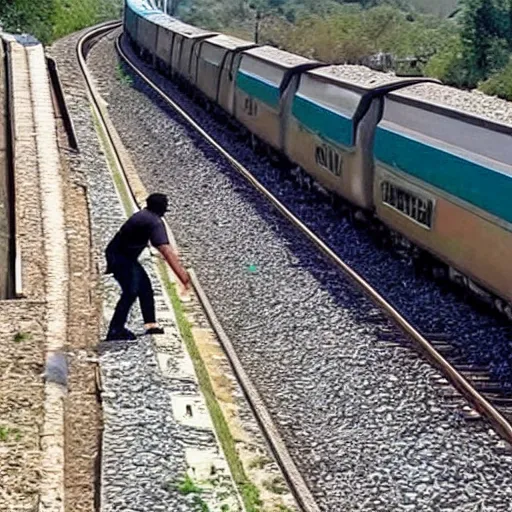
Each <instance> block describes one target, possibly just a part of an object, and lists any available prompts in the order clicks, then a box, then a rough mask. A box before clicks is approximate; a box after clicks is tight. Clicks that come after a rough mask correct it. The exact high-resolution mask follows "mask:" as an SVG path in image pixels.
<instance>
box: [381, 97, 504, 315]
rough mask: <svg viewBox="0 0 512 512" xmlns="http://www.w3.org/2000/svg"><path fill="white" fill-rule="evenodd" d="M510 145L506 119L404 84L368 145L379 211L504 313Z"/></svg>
mask: <svg viewBox="0 0 512 512" xmlns="http://www.w3.org/2000/svg"><path fill="white" fill-rule="evenodd" d="M511 148H512V127H509V126H506V125H501V124H497V123H494V122H491V121H488V120H486V119H481V118H478V117H476V116H469V115H467V114H465V113H463V112H459V111H455V110H450V109H448V108H446V107H440V106H439V105H435V104H429V103H427V102H425V101H423V100H422V101H419V100H418V99H413V98H411V97H409V96H406V95H405V92H404V93H394V94H390V95H388V96H387V97H386V98H385V106H384V114H383V117H382V119H381V121H380V122H379V125H378V126H377V130H376V134H375V145H374V158H375V162H376V175H375V180H374V201H375V206H376V213H377V216H378V217H379V218H380V219H381V220H382V222H384V223H385V224H386V225H388V226H389V227H390V228H391V229H393V230H394V231H396V232H398V233H400V234H401V235H403V237H404V238H405V239H406V240H410V241H412V242H414V243H415V244H417V245H418V246H420V247H422V248H423V249H426V250H427V251H429V252H430V253H432V254H434V255H435V256H437V257H438V258H439V259H440V260H442V261H444V262H445V263H447V264H448V266H449V275H450V278H451V279H452V280H455V281H459V282H461V284H464V285H466V286H467V287H469V288H471V289H472V290H473V291H474V292H476V293H478V294H480V295H484V296H487V295H488V294H487V291H491V292H492V293H493V294H495V295H496V296H498V297H501V299H499V298H497V299H496V300H495V301H496V305H497V306H498V308H499V309H501V310H505V312H506V313H507V315H508V316H509V317H512V310H511V309H510V303H511V302H512V272H510V261H511V257H512V151H511Z"/></svg>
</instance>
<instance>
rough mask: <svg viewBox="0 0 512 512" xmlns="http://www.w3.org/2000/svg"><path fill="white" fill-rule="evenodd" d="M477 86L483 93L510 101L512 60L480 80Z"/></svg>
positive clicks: (511, 98) (511, 95) (511, 93)
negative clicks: (482, 80) (488, 76)
mask: <svg viewBox="0 0 512 512" xmlns="http://www.w3.org/2000/svg"><path fill="white" fill-rule="evenodd" d="M478 88H479V89H480V90H481V91H482V92H484V93H485V94H489V95H491V96H498V97H499V98H503V99H505V100H509V101H512V60H510V61H509V63H508V64H507V65H506V66H505V68H504V69H502V70H501V71H499V72H498V73H495V74H494V75H492V76H491V77H490V78H488V79H487V80H486V81H485V82H482V83H481V84H480V85H479V86H478Z"/></svg>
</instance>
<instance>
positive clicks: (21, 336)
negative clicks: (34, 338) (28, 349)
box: [13, 332, 31, 343]
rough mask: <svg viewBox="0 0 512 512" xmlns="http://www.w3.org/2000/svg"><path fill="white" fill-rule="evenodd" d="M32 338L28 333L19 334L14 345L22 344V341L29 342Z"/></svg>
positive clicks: (14, 339) (16, 335)
mask: <svg viewBox="0 0 512 512" xmlns="http://www.w3.org/2000/svg"><path fill="white" fill-rule="evenodd" d="M30 338H31V336H30V333H28V332H17V333H16V334H15V335H14V337H13V341H14V343H21V342H22V341H27V340H29V339H30Z"/></svg>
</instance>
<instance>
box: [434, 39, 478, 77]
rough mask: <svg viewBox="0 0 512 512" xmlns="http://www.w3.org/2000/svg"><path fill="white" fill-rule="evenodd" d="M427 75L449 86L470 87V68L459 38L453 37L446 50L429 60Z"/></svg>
mask: <svg viewBox="0 0 512 512" xmlns="http://www.w3.org/2000/svg"><path fill="white" fill-rule="evenodd" d="M425 75H427V76H431V77H434V78H438V79H439V80H441V81H442V82H443V83H445V84H447V85H453V86H455V87H466V86H468V82H469V76H468V67H467V63H466V59H465V58H464V50H463V45H462V41H461V39H460V37H459V36H454V37H452V38H451V39H450V40H449V41H448V42H447V43H446V45H445V47H444V49H443V50H441V51H440V52H439V53H437V54H435V55H434V56H433V57H432V58H431V59H430V60H429V62H428V64H427V66H426V67H425Z"/></svg>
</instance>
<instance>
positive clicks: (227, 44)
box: [207, 34, 254, 50]
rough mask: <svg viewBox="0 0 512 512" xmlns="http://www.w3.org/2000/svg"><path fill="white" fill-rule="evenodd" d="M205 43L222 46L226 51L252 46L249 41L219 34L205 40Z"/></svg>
mask: <svg viewBox="0 0 512 512" xmlns="http://www.w3.org/2000/svg"><path fill="white" fill-rule="evenodd" d="M207 42H208V43H212V44H215V45H217V46H222V47H223V48H226V49H228V50H236V49H237V48H246V47H249V46H254V43H253V42H251V41H246V40H244V39H239V38H238V37H232V36H227V35H225V34H219V35H216V36H213V37H210V38H209V39H208V40H207Z"/></svg>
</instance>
